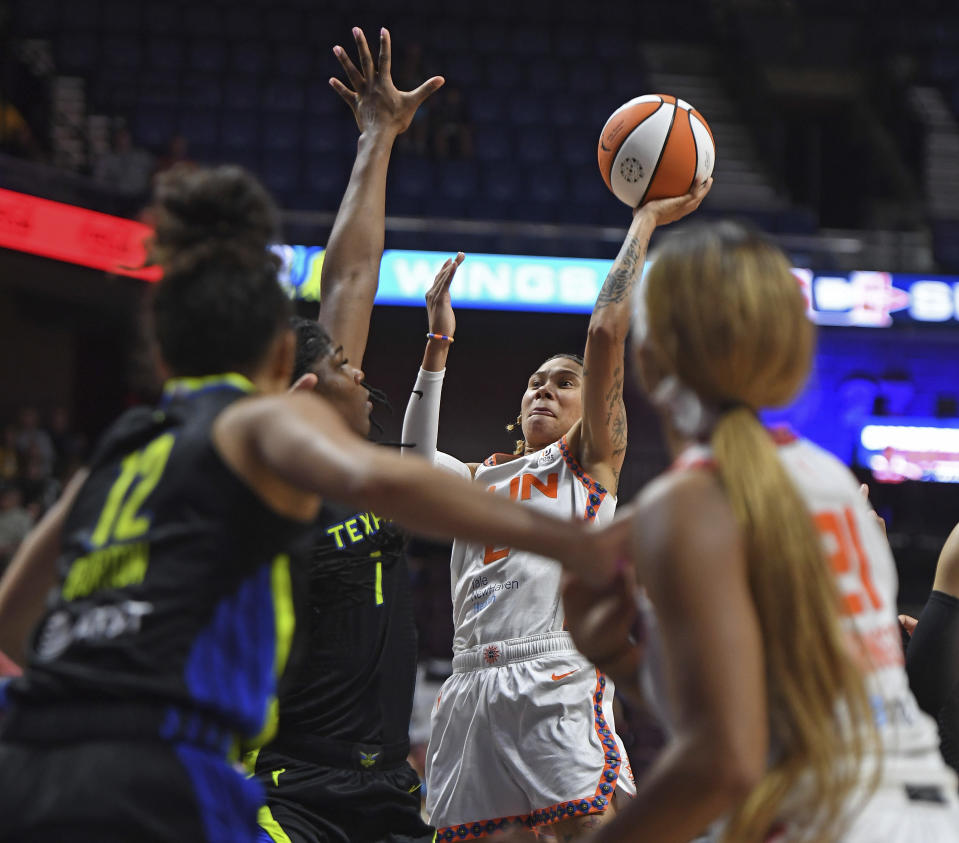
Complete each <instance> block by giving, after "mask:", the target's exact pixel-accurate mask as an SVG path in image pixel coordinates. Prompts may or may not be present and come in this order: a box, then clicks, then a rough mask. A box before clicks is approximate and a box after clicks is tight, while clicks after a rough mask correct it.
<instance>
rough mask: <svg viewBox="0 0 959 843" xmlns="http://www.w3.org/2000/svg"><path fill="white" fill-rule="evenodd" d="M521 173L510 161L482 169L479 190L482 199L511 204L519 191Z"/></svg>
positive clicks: (489, 165)
mask: <svg viewBox="0 0 959 843" xmlns="http://www.w3.org/2000/svg"><path fill="white" fill-rule="evenodd" d="M521 179H522V173H521V171H520V169H519V167H517V166H516V164H515V162H514V161H512V160H507V161H500V162H497V163H496V164H488V165H486V166H484V167H483V178H482V182H481V185H480V190H481V193H482V195H483V197H484V198H486V199H492V200H494V201H500V202H512V201H513V200H515V199H516V198H517V197H518V196H519V194H520V189H521V185H520V182H521Z"/></svg>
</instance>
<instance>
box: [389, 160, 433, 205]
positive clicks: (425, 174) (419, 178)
mask: <svg viewBox="0 0 959 843" xmlns="http://www.w3.org/2000/svg"><path fill="white" fill-rule="evenodd" d="M391 167H392V172H391V173H390V180H389V185H390V195H391V196H397V197H423V196H428V195H429V194H430V193H432V192H433V190H434V185H435V180H434V176H435V173H434V168H433V165H432V164H431V163H430V162H429V161H427V160H426V159H425V158H416V157H413V156H407V155H402V156H397V157H396V158H395V159H394V161H393V163H392V165H391Z"/></svg>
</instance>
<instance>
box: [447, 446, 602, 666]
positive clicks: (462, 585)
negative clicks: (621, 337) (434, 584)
mask: <svg viewBox="0 0 959 843" xmlns="http://www.w3.org/2000/svg"><path fill="white" fill-rule="evenodd" d="M475 480H476V482H477V483H482V484H483V485H484V486H485V487H486V488H487V490H488V491H490V492H492V493H494V494H497V495H505V496H508V497H510V498H512V499H513V500H515V501H518V502H520V503H521V504H523V505H524V506H531V507H533V508H535V509H536V510H538V511H539V512H542V513H544V514H548V515H552V516H554V517H556V518H567V519H577V518H579V519H583V520H586V521H589V522H595V523H597V524H605V523H607V522H609V521H611V520H612V518H613V514H614V513H615V510H616V497H615V496H614V495H612V494H610V493H609V492H608V491H607V490H606V489H605V488H603V486H601V485H600V484H599V483H598V482H596V481H595V480H594V479H593V478H592V477H590V476H589V475H588V474H586V472H585V471H583V469H582V467H581V466H580V465H579V463H578V462H577V461H576V458H575V456H574V455H573V454H572V453H571V452H570V450H569V448H568V447H567V444H566V437H565V436H564V437H563V438H562V439H560V440H559V441H558V442H554V443H553V444H552V445H549V446H547V447H546V448H543V449H542V450H540V451H536V452H535V453H532V454H528V455H525V456H521V457H516V458H512V457H510V456H509V455H505V454H495V455H494V456H492V457H490V458H489V459H487V460H486V461H485V462H484V463H483V464H482V465H480V466H478V467H477V469H476V474H475ZM450 573H451V592H452V598H453V624H454V627H455V635H454V639H453V652H454V653H460V652H463V651H464V650H466V649H468V648H470V647H475V646H476V645H478V644H482V643H485V642H488V641H503V640H509V639H515V638H525V637H527V636H530V635H539V634H543V633H549V632H558V631H561V630H562V629H563V620H564V612H563V605H562V599H561V597H560V575H561V569H560V566H559V565H558V564H557V563H556V562H555V561H552V560H550V559H547V558H545V557H543V556H538V555H536V554H535V553H528V552H527V551H524V550H517V549H513V548H509V547H495V546H483V545H481V544H478V543H476V542H464V541H460V540H459V539H457V540H456V541H455V542H454V543H453V554H452V557H451V559H450Z"/></svg>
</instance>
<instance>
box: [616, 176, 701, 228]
mask: <svg viewBox="0 0 959 843" xmlns="http://www.w3.org/2000/svg"><path fill="white" fill-rule="evenodd" d="M712 186H713V179H712V176H710V177H709V178H708V179H706V181H705V182H703V183H702V184H698V185H696V186H695V187H694V188H693V189H692V190H690V191H689V193H687V194H685V195H684V196H673V197H670V198H668V199H653V200H652V201H651V202H647V203H646V204H645V205H641V206H640V207H639V208H637V209H636V210H634V211H633V214H634V215H636V216H639V215H640V214H646V215H647V216H648V217H649V218H650V219H652V221H653V224H654V225H656V226H660V225H667V224H668V223H671V222H676V220H681V219H682V218H683V217H685V216H686V215H687V214H691V213H692V212H693V211H695V210H696V209H697V208H698V207H699V206H700V204H701V203H702V201H703V199H705V198H706V194H707V193H709V191H710V189H711V188H712Z"/></svg>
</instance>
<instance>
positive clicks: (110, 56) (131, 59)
mask: <svg viewBox="0 0 959 843" xmlns="http://www.w3.org/2000/svg"><path fill="white" fill-rule="evenodd" d="M102 56H103V61H102V65H103V66H104V67H110V68H117V69H120V70H125V71H135V70H137V69H138V68H139V67H140V65H141V63H142V61H143V54H142V51H141V49H140V42H139V41H138V40H136V39H132V38H128V37H126V36H122V35H114V36H108V37H107V38H104V39H103V46H102Z"/></svg>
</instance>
